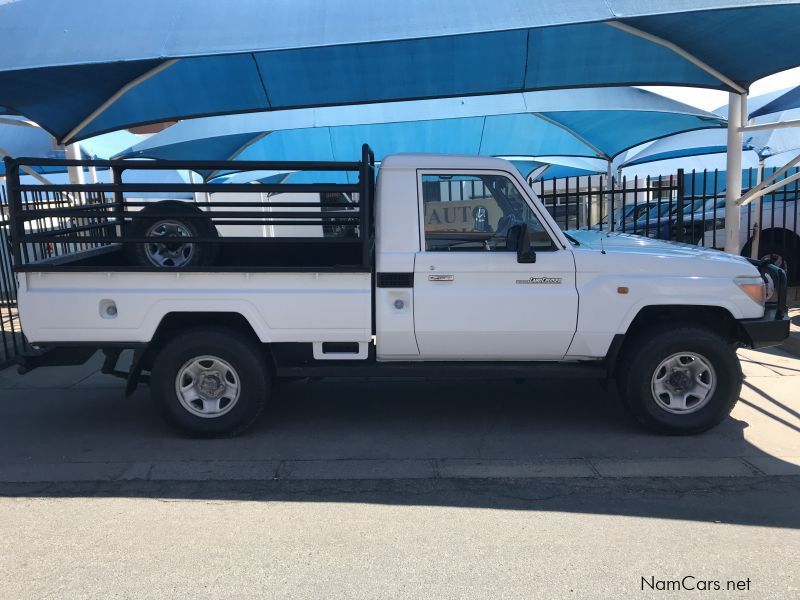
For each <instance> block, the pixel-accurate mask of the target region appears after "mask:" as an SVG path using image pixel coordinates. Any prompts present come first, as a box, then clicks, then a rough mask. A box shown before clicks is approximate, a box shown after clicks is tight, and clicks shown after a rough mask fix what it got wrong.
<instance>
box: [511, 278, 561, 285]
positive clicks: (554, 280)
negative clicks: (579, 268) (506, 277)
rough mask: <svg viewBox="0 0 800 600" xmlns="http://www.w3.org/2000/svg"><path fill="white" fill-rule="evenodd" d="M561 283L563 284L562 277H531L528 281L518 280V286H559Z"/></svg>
mask: <svg viewBox="0 0 800 600" xmlns="http://www.w3.org/2000/svg"><path fill="white" fill-rule="evenodd" d="M560 283H561V277H529V278H528V279H517V284H518V285H533V284H545V285H553V284H556V285H557V284H560Z"/></svg>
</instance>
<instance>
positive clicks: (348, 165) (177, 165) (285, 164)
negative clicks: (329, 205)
mask: <svg viewBox="0 0 800 600" xmlns="http://www.w3.org/2000/svg"><path fill="white" fill-rule="evenodd" d="M9 161H10V164H11V166H12V168H16V167H19V166H28V167H30V166H36V167H106V168H114V167H117V168H121V169H122V170H124V171H128V170H131V169H134V170H140V171H159V170H160V171H165V170H169V171H172V170H188V171H355V172H357V171H359V170H360V169H361V163H360V162H337V161H252V160H251V161H244V160H242V161H239V160H236V161H230V160H229V161H225V160H131V159H126V158H122V159H112V160H102V159H70V158H35V157H28V156H21V157H18V158H10V157H9ZM87 185H93V184H87Z"/></svg>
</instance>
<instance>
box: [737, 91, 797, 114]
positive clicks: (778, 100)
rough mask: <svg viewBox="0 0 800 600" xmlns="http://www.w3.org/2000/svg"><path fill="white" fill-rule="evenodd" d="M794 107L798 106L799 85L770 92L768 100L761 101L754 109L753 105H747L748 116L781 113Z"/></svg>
mask: <svg viewBox="0 0 800 600" xmlns="http://www.w3.org/2000/svg"><path fill="white" fill-rule="evenodd" d="M796 108H800V86H797V87H795V88H789V89H785V90H781V91H780V92H775V93H773V94H770V97H769V100H768V101H767V102H763V103H761V105H760V106H758V107H755V109H754V107H753V106H749V107H748V109H749V111H750V117H761V116H764V115H774V114H776V113H781V112H784V111H789V110H793V109H796ZM795 118H797V117H795ZM780 120H783V119H780Z"/></svg>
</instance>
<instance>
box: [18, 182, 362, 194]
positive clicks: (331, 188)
mask: <svg viewBox="0 0 800 600" xmlns="http://www.w3.org/2000/svg"><path fill="white" fill-rule="evenodd" d="M18 189H19V191H21V192H76V193H79V192H122V193H125V192H128V193H130V192H149V193H174V192H231V193H233V192H252V193H258V192H272V193H279V194H288V193H293V192H294V193H298V192H342V193H346V192H350V193H355V192H358V191H359V186H358V185H353V184H349V183H120V184H117V183H68V184H59V185H55V184H54V185H45V184H25V185H20V186H19V188H18Z"/></svg>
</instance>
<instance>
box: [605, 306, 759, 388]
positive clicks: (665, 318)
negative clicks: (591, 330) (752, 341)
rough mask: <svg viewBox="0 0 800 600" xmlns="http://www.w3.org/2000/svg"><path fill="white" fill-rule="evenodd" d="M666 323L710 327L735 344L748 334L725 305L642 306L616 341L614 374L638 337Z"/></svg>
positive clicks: (612, 351) (608, 359)
mask: <svg viewBox="0 0 800 600" xmlns="http://www.w3.org/2000/svg"><path fill="white" fill-rule="evenodd" d="M665 323H674V324H675V325H678V324H690V325H695V326H698V327H702V328H704V329H710V330H712V331H714V332H716V333H718V334H719V335H721V336H722V337H724V338H725V339H726V340H728V341H729V342H730V343H731V344H735V343H737V342H742V341H744V340H745V339H746V334H745V332H744V331H743V330H742V328H741V326H740V324H739V322H738V321H737V320H736V318H735V317H734V316H733V314H731V312H730V311H729V310H728V309H727V308H725V307H722V306H710V305H684V304H652V305H647V306H643V307H641V308H640V309H639V311H638V312H637V313H636V315H635V316H634V317H633V320H632V321H631V322H630V324H629V325H628V327H627V329H626V330H625V333H623V334H619V335H618V336H616V337H615V340H614V341H612V344H611V348H610V350H609V354H608V355H607V356H606V362H607V366H608V370H609V374H610V375H614V374H616V372H617V368H618V367H619V363H618V360H617V359H618V358H619V356H621V355H623V354H624V352H625V349H626V347H627V346H628V345H630V344H631V343H632V342H633V341H634V340H636V339H638V338H640V337H641V336H643V335H646V333H647V331H648V330H649V329H652V328H654V327H658V326H661V325H663V324H665Z"/></svg>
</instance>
